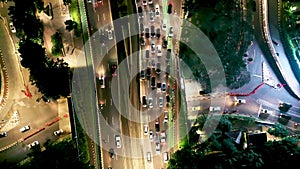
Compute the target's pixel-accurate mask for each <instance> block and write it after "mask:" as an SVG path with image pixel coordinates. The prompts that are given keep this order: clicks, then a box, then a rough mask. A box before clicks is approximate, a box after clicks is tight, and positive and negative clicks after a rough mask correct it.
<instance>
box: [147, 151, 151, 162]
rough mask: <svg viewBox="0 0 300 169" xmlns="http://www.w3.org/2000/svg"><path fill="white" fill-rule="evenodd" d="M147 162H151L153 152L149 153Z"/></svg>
mask: <svg viewBox="0 0 300 169" xmlns="http://www.w3.org/2000/svg"><path fill="white" fill-rule="evenodd" d="M147 161H148V162H150V161H151V152H147Z"/></svg>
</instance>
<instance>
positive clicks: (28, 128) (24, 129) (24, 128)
mask: <svg viewBox="0 0 300 169" xmlns="http://www.w3.org/2000/svg"><path fill="white" fill-rule="evenodd" d="M28 130H30V126H29V125H26V126H24V127H22V128H20V132H25V131H28Z"/></svg>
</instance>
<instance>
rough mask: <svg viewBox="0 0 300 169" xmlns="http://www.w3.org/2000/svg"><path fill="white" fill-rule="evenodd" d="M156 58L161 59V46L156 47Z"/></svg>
mask: <svg viewBox="0 0 300 169" xmlns="http://www.w3.org/2000/svg"><path fill="white" fill-rule="evenodd" d="M156 48H157V57H161V56H162V51H161V45H157V46H156Z"/></svg>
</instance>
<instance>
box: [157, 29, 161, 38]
mask: <svg viewBox="0 0 300 169" xmlns="http://www.w3.org/2000/svg"><path fill="white" fill-rule="evenodd" d="M156 37H157V38H158V39H159V38H160V29H159V28H157V29H156Z"/></svg>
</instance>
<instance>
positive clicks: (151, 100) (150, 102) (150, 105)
mask: <svg viewBox="0 0 300 169" xmlns="http://www.w3.org/2000/svg"><path fill="white" fill-rule="evenodd" d="M148 101H149V108H153V99H152V98H151V97H150V98H149V99H148Z"/></svg>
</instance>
